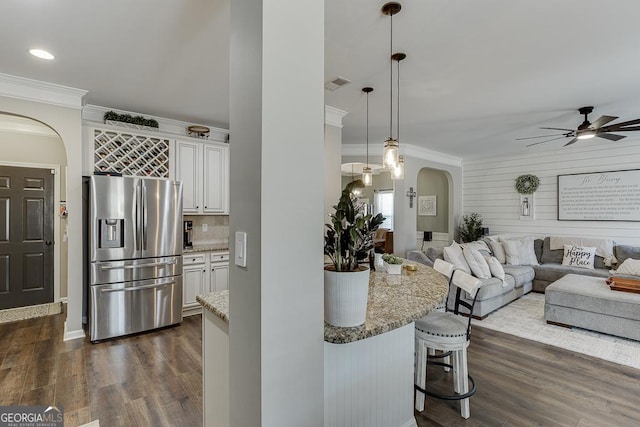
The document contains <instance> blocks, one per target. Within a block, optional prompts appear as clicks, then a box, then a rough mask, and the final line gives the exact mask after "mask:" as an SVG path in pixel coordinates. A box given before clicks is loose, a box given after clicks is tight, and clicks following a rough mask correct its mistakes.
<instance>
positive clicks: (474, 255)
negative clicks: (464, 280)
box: [462, 248, 491, 279]
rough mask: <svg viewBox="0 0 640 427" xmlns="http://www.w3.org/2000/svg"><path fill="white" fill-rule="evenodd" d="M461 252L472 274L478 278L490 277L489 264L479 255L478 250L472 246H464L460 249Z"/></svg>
mask: <svg viewBox="0 0 640 427" xmlns="http://www.w3.org/2000/svg"><path fill="white" fill-rule="evenodd" d="M462 254H463V255H464V258H465V259H466V260H467V264H469V268H470V269H471V273H472V274H473V275H474V276H476V277H477V278H478V279H488V278H489V277H491V270H490V269H489V264H487V261H486V260H485V259H484V257H483V256H482V255H480V251H478V250H477V249H473V248H464V249H463V250H462Z"/></svg>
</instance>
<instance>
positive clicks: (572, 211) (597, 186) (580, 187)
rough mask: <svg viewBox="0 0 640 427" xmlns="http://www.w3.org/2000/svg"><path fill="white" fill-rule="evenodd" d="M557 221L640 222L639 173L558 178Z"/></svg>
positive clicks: (634, 171) (632, 171) (624, 172)
mask: <svg viewBox="0 0 640 427" xmlns="http://www.w3.org/2000/svg"><path fill="white" fill-rule="evenodd" d="M558 220H559V221H640V170H637V169H636V170H623V171H611V172H595V173H579V174H571V175H558Z"/></svg>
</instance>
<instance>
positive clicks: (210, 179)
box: [203, 144, 227, 213]
mask: <svg viewBox="0 0 640 427" xmlns="http://www.w3.org/2000/svg"><path fill="white" fill-rule="evenodd" d="M226 152H227V148H226V147H220V146H217V145H208V144H204V209H203V212H205V213H223V212H225V209H226V200H227V194H226V185H227V179H226V176H227V159H226Z"/></svg>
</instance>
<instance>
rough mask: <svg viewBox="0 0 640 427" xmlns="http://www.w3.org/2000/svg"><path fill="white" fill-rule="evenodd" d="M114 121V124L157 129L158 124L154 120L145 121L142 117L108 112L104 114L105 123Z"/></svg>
mask: <svg viewBox="0 0 640 427" xmlns="http://www.w3.org/2000/svg"><path fill="white" fill-rule="evenodd" d="M107 120H113V121H114V122H122V123H131V124H134V125H139V126H149V127H151V128H157V127H158V126H159V125H158V122H157V121H156V120H154V119H145V118H144V117H142V116H135V117H134V116H132V115H131V114H118V113H116V112H115V111H107V112H106V113H104V121H105V122H106V121H107Z"/></svg>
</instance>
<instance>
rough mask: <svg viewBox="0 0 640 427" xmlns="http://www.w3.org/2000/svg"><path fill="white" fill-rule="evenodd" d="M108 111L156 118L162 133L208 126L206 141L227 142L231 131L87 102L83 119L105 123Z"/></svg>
mask: <svg viewBox="0 0 640 427" xmlns="http://www.w3.org/2000/svg"><path fill="white" fill-rule="evenodd" d="M107 111H115V112H116V113H120V114H131V115H132V116H140V115H143V116H144V117H145V118H148V119H154V120H156V121H157V122H158V131H160V132H162V133H167V134H172V135H180V136H188V135H187V127H189V126H193V125H200V126H206V127H208V128H209V130H210V132H209V138H208V139H206V140H204V141H218V142H227V141H228V138H229V131H228V130H227V129H222V128H217V127H212V126H209V125H203V124H200V123H188V122H183V121H181V120H174V119H167V118H165V117H158V116H152V115H150V114H141V113H138V112H135V111H126V110H120V109H118V108H107V107H101V106H99V105H92V104H87V105H85V106H84V108H83V109H82V119H83V120H85V121H88V122H96V123H100V124H103V123H104V113H106V112H107Z"/></svg>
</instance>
